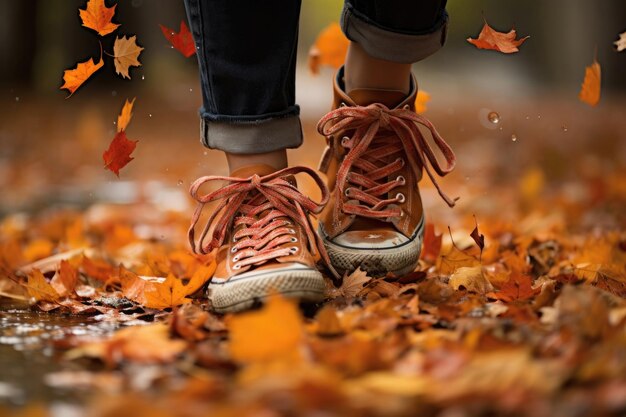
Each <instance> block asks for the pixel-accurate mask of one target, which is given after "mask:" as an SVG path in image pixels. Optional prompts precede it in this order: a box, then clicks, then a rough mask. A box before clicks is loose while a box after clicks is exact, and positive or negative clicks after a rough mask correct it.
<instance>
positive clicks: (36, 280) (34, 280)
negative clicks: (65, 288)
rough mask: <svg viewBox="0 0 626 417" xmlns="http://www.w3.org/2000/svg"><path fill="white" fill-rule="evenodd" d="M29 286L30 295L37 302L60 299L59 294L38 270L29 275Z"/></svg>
mask: <svg viewBox="0 0 626 417" xmlns="http://www.w3.org/2000/svg"><path fill="white" fill-rule="evenodd" d="M27 285H28V287H27V289H28V294H29V295H30V296H31V297H33V298H34V299H35V300H37V301H56V300H58V299H59V294H58V293H57V292H56V291H55V290H54V288H53V287H52V285H50V283H48V281H47V280H46V277H44V276H43V274H42V273H41V271H40V270H38V269H34V270H33V271H32V272H31V273H30V274H29V275H28V284H27Z"/></svg>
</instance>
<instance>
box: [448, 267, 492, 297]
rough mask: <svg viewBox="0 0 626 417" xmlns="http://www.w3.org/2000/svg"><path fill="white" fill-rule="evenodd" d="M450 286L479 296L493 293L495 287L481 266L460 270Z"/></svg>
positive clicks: (451, 279) (454, 275) (451, 280)
mask: <svg viewBox="0 0 626 417" xmlns="http://www.w3.org/2000/svg"><path fill="white" fill-rule="evenodd" d="M449 284H450V286H451V287H452V288H454V289H455V290H458V289H459V288H461V287H463V288H465V289H466V290H467V291H470V292H475V293H478V294H485V293H487V292H489V291H493V285H491V283H490V282H489V281H488V280H487V278H485V276H484V275H483V271H482V267H481V266H480V265H476V266H472V267H461V268H458V269H457V270H456V271H454V273H453V274H452V276H451V277H450V282H449Z"/></svg>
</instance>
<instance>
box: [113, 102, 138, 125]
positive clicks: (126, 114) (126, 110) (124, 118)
mask: <svg viewBox="0 0 626 417" xmlns="http://www.w3.org/2000/svg"><path fill="white" fill-rule="evenodd" d="M135 98H136V97H135ZM135 98H133V101H128V99H126V102H125V103H124V106H123V107H122V111H121V112H120V115H119V116H117V131H118V132H121V131H122V130H126V128H127V127H128V123H130V119H132V117H133V106H134V105H135Z"/></svg>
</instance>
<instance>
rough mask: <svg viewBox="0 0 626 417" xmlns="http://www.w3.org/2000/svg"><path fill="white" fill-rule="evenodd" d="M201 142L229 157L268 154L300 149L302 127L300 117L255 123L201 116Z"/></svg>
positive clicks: (262, 120) (256, 119) (261, 120)
mask: <svg viewBox="0 0 626 417" xmlns="http://www.w3.org/2000/svg"><path fill="white" fill-rule="evenodd" d="M235 119H236V120H235ZM200 141H201V142H202V144H203V145H204V146H206V147H207V148H210V149H219V150H221V151H224V152H228V153H234V154H257V153H267V152H273V151H277V150H279V149H287V148H297V147H299V146H300V145H301V144H302V124H301V123H300V116H299V115H298V114H297V113H296V114H288V115H284V116H282V117H271V118H261V119H259V118H258V116H255V119H254V120H246V118H242V117H236V118H229V119H228V120H226V119H224V118H223V117H220V118H219V119H216V118H215V117H212V116H208V115H206V114H201V118H200Z"/></svg>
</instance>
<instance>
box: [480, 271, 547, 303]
mask: <svg viewBox="0 0 626 417" xmlns="http://www.w3.org/2000/svg"><path fill="white" fill-rule="evenodd" d="M539 292H541V288H533V287H532V281H531V279H530V276H528V275H522V274H519V273H516V272H514V273H512V274H511V275H510V277H509V280H508V281H507V282H505V283H504V284H503V285H502V287H500V289H499V291H497V292H490V293H488V294H487V296H488V297H489V298H492V299H494V300H502V301H504V302H511V301H515V300H527V299H529V298H532V297H534V296H535V295H537V294H539Z"/></svg>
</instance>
